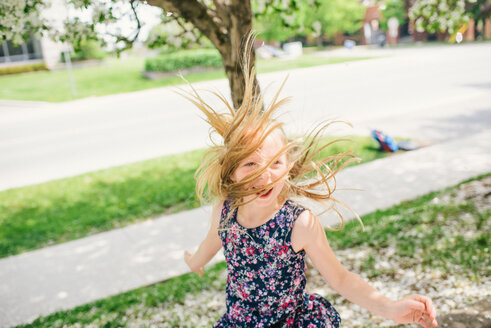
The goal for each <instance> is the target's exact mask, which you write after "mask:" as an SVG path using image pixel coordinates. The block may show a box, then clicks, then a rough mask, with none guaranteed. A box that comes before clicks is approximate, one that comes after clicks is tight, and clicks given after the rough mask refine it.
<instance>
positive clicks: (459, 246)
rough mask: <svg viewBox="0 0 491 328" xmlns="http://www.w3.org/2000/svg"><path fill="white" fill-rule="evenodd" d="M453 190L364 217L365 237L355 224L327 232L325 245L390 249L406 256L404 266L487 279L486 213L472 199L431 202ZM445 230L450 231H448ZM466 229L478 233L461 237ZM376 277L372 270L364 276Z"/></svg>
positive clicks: (489, 212) (453, 189)
mask: <svg viewBox="0 0 491 328" xmlns="http://www.w3.org/2000/svg"><path fill="white" fill-rule="evenodd" d="M489 175H491V174H486V175H483V176H479V177H476V178H474V179H471V180H467V181H464V182H462V183H460V184H459V185H458V186H460V185H462V184H464V183H466V182H469V181H473V180H479V179H481V178H483V177H486V176H489ZM458 186H455V187H453V188H447V189H446V190H444V191H440V192H433V193H429V194H427V195H425V196H422V197H420V198H418V199H416V200H412V201H406V202H402V203H401V204H400V205H397V206H394V207H392V208H390V209H387V210H380V211H376V212H374V213H371V214H369V215H366V216H364V217H363V222H364V224H365V226H366V227H367V228H366V232H365V233H361V232H360V230H361V228H360V227H359V223H358V222H356V221H355V220H354V221H350V222H348V224H347V225H346V226H345V228H343V230H342V231H343V233H342V234H336V233H332V232H327V234H328V238H329V240H330V243H331V245H332V247H333V248H334V249H344V248H350V247H356V246H362V247H363V246H366V247H371V248H375V249H382V248H387V247H395V249H396V252H397V255H398V256H402V257H405V258H407V262H406V266H407V268H410V267H412V266H414V265H416V264H422V265H423V266H428V267H432V268H440V269H442V270H443V271H446V272H452V273H464V274H465V273H467V274H469V273H470V274H471V275H472V276H473V277H474V279H478V277H479V276H487V275H489V274H491V270H490V268H491V266H490V264H491V263H490V257H489V249H488V248H489V246H490V245H489V235H490V233H491V230H490V224H489V217H490V215H491V211H490V210H485V211H483V210H480V209H479V208H478V207H477V206H476V204H475V203H474V202H473V201H472V200H469V201H463V202H458V203H449V204H445V203H433V202H432V200H434V199H435V198H440V199H441V198H442V195H445V194H452V193H455V190H456V189H457V187H458ZM448 227H452V229H451V231H450V230H449V229H448ZM472 229H474V230H476V231H478V233H477V234H474V235H469V236H466V235H465V232H466V231H469V230H472ZM365 266H366V267H365V268H366V269H370V268H372V267H373V258H372V259H371V258H367V260H366V261H365ZM378 274H379V272H376V271H372V272H371V273H370V274H369V275H368V276H369V277H373V276H377V275H378Z"/></svg>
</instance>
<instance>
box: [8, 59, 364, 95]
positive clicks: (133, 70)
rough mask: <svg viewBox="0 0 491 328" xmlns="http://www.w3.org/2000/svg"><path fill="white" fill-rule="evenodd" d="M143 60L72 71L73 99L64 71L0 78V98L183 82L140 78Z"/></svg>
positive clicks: (207, 75) (312, 62) (302, 62)
mask: <svg viewBox="0 0 491 328" xmlns="http://www.w3.org/2000/svg"><path fill="white" fill-rule="evenodd" d="M361 59H367V58H325V57H321V56H318V55H315V54H306V55H304V56H301V57H299V58H297V59H294V60H284V59H268V60H261V59H259V60H258V61H257V66H258V72H259V73H265V72H272V71H279V70H288V69H295V68H302V67H309V66H316V65H327V64H336V63H341V62H345V61H353V60H361ZM144 61H145V58H143V57H134V56H133V57H128V58H123V59H119V60H118V59H116V58H109V59H107V60H106V61H105V62H104V63H103V64H102V65H100V66H96V67H84V68H75V69H73V75H74V79H75V84H76V88H77V96H76V97H74V96H73V95H72V91H71V87H70V80H69V75H68V72H67V71H66V70H58V71H47V72H31V73H23V74H16V75H9V76H0V99H11V100H31V101H49V102H61V101H69V100H73V99H78V98H85V97H91V96H104V95H109V94H116V93H123V92H131V91H138V90H144V89H149V88H156V87H163V86H169V85H177V84H182V83H183V80H182V79H181V78H179V77H178V76H174V77H169V78H164V79H161V80H147V79H145V78H143V77H142V75H141V71H142V70H143V67H144ZM225 77H226V75H225V73H224V71H223V70H216V71H209V72H202V73H195V74H189V75H186V79H187V80H188V81H189V82H192V83H193V82H199V81H206V80H214V79H221V78H225Z"/></svg>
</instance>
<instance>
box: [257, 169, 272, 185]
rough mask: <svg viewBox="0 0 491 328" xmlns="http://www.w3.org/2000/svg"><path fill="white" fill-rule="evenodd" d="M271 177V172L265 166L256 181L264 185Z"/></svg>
mask: <svg viewBox="0 0 491 328" xmlns="http://www.w3.org/2000/svg"><path fill="white" fill-rule="evenodd" d="M270 179H271V172H270V168H267V169H266V170H265V171H264V172H263V173H262V174H261V175H260V176H259V178H258V182H259V183H260V184H261V185H266V184H268V183H269V182H270V181H269V180H270Z"/></svg>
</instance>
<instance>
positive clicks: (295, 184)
mask: <svg viewBox="0 0 491 328" xmlns="http://www.w3.org/2000/svg"><path fill="white" fill-rule="evenodd" d="M253 40H254V38H253V37H251V36H249V37H248V38H247V40H246V42H245V47H244V50H245V51H244V55H243V59H242V70H243V73H244V76H245V79H246V80H245V89H244V97H243V102H242V104H241V106H240V107H239V108H238V109H236V110H234V108H233V105H231V104H230V103H229V102H228V101H227V100H226V99H225V97H223V96H222V95H221V94H219V93H217V92H214V91H210V92H211V93H212V94H213V95H215V96H216V97H217V98H218V99H219V100H220V101H221V102H222V103H223V104H224V105H225V107H226V108H227V109H228V111H227V112H218V111H216V110H215V109H214V108H212V107H211V106H210V105H209V104H207V103H206V102H205V101H204V99H203V98H202V97H201V96H200V95H199V94H198V92H197V91H196V90H195V89H194V88H193V86H191V90H192V91H190V92H181V95H182V96H184V97H185V98H187V99H188V100H189V101H191V102H192V103H193V104H194V105H196V107H198V109H200V110H201V111H202V112H203V113H204V114H205V121H206V122H207V123H208V124H209V125H210V127H211V132H210V140H212V142H213V138H212V134H213V133H217V134H218V135H219V136H220V139H221V141H222V142H219V143H214V145H213V146H211V147H210V149H209V150H208V151H207V152H206V153H205V155H204V156H203V160H202V163H201V165H200V167H199V168H198V170H197V171H196V174H195V178H196V193H197V195H198V197H199V199H200V201H201V202H202V203H206V202H214V201H218V200H224V199H227V200H229V201H230V202H231V205H232V210H231V211H230V213H233V212H234V210H235V209H236V208H238V207H239V206H242V205H244V204H246V202H244V200H243V198H244V197H245V196H249V195H256V193H259V195H256V198H257V197H259V196H260V195H263V194H265V193H267V192H268V191H269V190H270V189H271V188H272V187H273V186H275V185H277V184H278V183H280V182H281V181H282V180H285V182H286V183H285V185H284V188H283V190H282V192H281V196H282V197H284V198H288V197H306V198H310V199H312V200H315V201H317V202H320V203H322V204H323V205H324V206H326V209H325V211H323V212H322V213H324V212H326V211H328V210H333V211H335V212H336V213H337V215H338V216H339V218H340V220H341V224H340V227H339V228H337V229H333V228H331V227H329V229H331V230H333V231H338V230H340V229H341V228H342V227H343V217H342V215H341V213H340V212H339V211H338V210H337V209H336V206H335V205H336V204H340V205H342V206H344V207H346V208H348V209H350V208H349V207H348V206H347V205H346V204H344V203H342V202H340V201H338V200H336V199H335V198H333V196H332V194H333V192H334V190H335V189H336V174H337V173H338V172H339V170H340V169H341V168H343V167H344V166H346V165H348V164H349V163H351V162H352V161H358V160H359V159H358V158H356V157H355V156H354V155H353V154H352V152H351V151H348V152H345V153H340V154H336V155H333V156H328V157H325V158H320V159H318V157H319V154H320V153H321V151H322V150H324V149H325V148H327V147H329V146H331V145H332V144H333V143H335V142H339V141H345V140H346V139H337V140H333V141H330V142H326V141H325V138H323V135H324V131H325V130H326V129H327V128H328V127H329V126H330V125H331V124H332V123H336V122H334V121H329V122H322V123H320V124H319V125H317V127H315V128H314V129H313V130H312V131H311V132H310V133H308V134H307V135H306V136H304V137H303V138H299V139H295V140H291V139H288V138H287V137H286V135H285V133H284V131H283V128H282V126H283V123H282V122H280V121H279V120H277V118H276V117H274V114H275V112H276V111H277V109H278V108H279V107H280V106H281V105H282V104H284V103H285V102H287V101H288V100H289V98H282V99H279V94H280V92H281V90H282V88H283V86H284V85H285V82H286V79H285V80H284V81H283V83H282V84H281V86H280V88H279V90H278V91H277V93H276V94H275V96H274V97H273V100H272V102H271V103H270V104H269V106H267V107H263V102H264V99H263V95H261V94H260V93H259V92H258V89H257V88H258V87H257V86H256V85H255V84H254V77H255V69H254V67H253V65H251V62H250V58H249V56H248V54H249V53H250V51H252V43H253ZM272 133H280V135H281V137H282V139H283V144H284V147H283V148H282V149H281V151H279V152H278V153H277V154H276V156H275V157H274V158H273V159H271V161H270V162H269V163H267V164H266V165H265V166H263V167H259V168H258V169H257V170H254V171H253V172H252V173H251V174H249V175H248V176H246V177H245V178H244V179H242V180H241V181H238V182H234V181H232V179H231V176H232V175H233V173H234V172H235V170H236V169H237V167H238V166H239V164H240V163H241V162H243V161H244V160H245V159H246V158H247V157H249V156H250V155H251V154H253V153H254V152H255V151H257V150H258V149H259V148H260V147H261V145H262V144H263V142H264V140H265V139H266V138H267V137H268V136H269V135H270V134H272ZM282 154H286V155H287V159H288V164H289V170H287V172H286V173H285V174H284V175H283V176H282V177H280V178H279V179H277V180H276V181H273V182H272V183H270V184H268V185H265V186H263V187H262V188H259V189H254V190H252V189H246V188H244V187H245V186H247V185H249V184H250V183H252V182H253V181H255V180H256V179H257V178H259V177H260V176H261V175H262V174H263V173H264V171H265V170H266V169H267V168H268V167H269V166H270V165H271V164H272V163H274V162H275V161H276V160H277V159H278V158H279V157H280V156H282ZM254 199H255V198H254ZM249 202H250V201H249ZM350 210H351V209H350ZM353 213H355V212H354V211H353ZM355 215H356V213H355ZM356 216H357V218H358V220H359V221H360V223H361V220H360V219H359V217H358V215H356ZM362 225H363V224H362Z"/></svg>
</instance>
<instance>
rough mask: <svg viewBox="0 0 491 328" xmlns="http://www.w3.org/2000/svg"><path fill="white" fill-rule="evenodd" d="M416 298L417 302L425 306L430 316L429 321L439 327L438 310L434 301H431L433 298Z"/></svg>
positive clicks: (418, 296)
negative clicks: (437, 320)
mask: <svg viewBox="0 0 491 328" xmlns="http://www.w3.org/2000/svg"><path fill="white" fill-rule="evenodd" d="M416 297H417V298H416V299H417V300H419V301H420V302H422V303H423V304H424V305H425V307H426V310H425V314H427V316H428V318H427V319H428V321H429V322H431V324H432V325H433V326H434V327H436V326H438V323H437V322H436V309H435V307H434V306H433V301H432V300H431V298H429V297H426V296H423V295H416Z"/></svg>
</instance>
